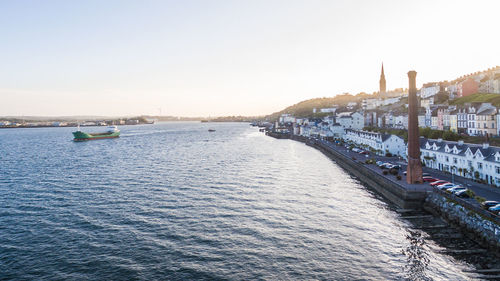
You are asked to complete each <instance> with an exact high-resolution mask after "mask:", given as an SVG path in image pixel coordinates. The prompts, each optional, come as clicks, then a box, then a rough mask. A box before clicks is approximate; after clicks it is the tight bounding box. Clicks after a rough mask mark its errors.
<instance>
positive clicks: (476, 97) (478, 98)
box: [450, 94, 500, 107]
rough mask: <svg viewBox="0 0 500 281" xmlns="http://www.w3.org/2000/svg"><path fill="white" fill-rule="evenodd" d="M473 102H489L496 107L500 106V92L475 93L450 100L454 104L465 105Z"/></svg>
mask: <svg viewBox="0 0 500 281" xmlns="http://www.w3.org/2000/svg"><path fill="white" fill-rule="evenodd" d="M473 102H489V103H491V104H492V105H494V106H496V107H500V95H499V94H473V95H470V96H466V97H461V98H457V99H454V100H451V101H450V104H452V105H464V104H466V103H473Z"/></svg>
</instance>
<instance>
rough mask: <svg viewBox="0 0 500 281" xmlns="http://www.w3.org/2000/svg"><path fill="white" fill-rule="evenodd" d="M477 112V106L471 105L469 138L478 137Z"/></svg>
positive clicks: (469, 108)
mask: <svg viewBox="0 0 500 281" xmlns="http://www.w3.org/2000/svg"><path fill="white" fill-rule="evenodd" d="M476 110H477V109H476V106H474V105H469V106H468V107H467V134H468V135H469V136H475V135H477V129H476Z"/></svg>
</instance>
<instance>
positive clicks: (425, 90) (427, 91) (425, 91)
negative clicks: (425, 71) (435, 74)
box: [420, 82, 440, 99]
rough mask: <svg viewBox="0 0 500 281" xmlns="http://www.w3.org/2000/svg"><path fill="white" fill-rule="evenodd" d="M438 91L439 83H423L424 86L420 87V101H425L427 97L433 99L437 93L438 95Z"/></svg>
mask: <svg viewBox="0 0 500 281" xmlns="http://www.w3.org/2000/svg"><path fill="white" fill-rule="evenodd" d="M439 90H440V86H439V83H436V82H431V83H425V84H424V85H422V88H420V99H427V98H429V97H433V96H435V95H436V94H437V93H439Z"/></svg>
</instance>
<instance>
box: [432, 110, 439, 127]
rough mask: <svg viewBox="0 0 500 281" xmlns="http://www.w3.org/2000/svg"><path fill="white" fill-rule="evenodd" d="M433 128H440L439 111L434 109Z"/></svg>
mask: <svg viewBox="0 0 500 281" xmlns="http://www.w3.org/2000/svg"><path fill="white" fill-rule="evenodd" d="M431 129H433V130H437V129H438V111H437V109H436V110H433V111H432V112H431Z"/></svg>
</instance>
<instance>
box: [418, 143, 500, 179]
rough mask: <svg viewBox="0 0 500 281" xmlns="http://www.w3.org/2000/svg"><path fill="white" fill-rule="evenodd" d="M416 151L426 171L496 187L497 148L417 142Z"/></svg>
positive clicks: (498, 170)
mask: <svg viewBox="0 0 500 281" xmlns="http://www.w3.org/2000/svg"><path fill="white" fill-rule="evenodd" d="M420 151H421V158H422V162H423V163H425V165H426V166H427V167H430V168H433V169H437V170H441V171H446V172H449V173H452V174H455V175H459V176H462V177H467V178H472V179H482V180H484V181H486V182H488V183H489V184H493V185H497V186H500V147H493V146H489V144H487V143H485V144H483V145H476V144H466V143H464V142H463V141H458V142H452V141H443V140H441V139H438V140H431V139H425V138H421V139H420Z"/></svg>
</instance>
